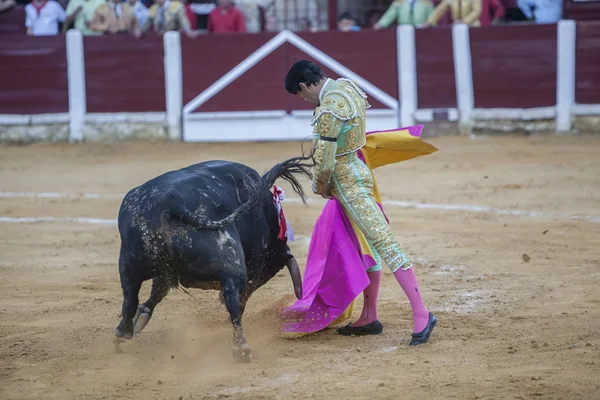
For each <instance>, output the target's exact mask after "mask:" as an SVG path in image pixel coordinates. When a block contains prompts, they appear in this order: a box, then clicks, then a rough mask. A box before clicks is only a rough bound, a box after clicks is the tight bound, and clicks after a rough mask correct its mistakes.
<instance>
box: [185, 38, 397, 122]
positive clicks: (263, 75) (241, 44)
mask: <svg viewBox="0 0 600 400" xmlns="http://www.w3.org/2000/svg"><path fill="white" fill-rule="evenodd" d="M299 36H300V37H301V38H302V39H304V40H306V41H308V42H309V43H311V44H313V45H314V46H316V47H318V48H319V49H320V50H321V51H323V52H325V53H326V54H328V55H329V56H331V57H333V58H334V59H336V60H337V61H338V62H340V63H341V64H343V65H344V66H346V67H347V68H349V69H350V70H352V71H354V72H355V73H357V74H358V75H360V76H362V77H363V78H365V79H367V80H368V81H369V82H371V83H372V84H374V85H375V86H377V87H379V88H380V89H382V90H383V91H385V92H386V93H388V94H389V95H390V96H392V97H394V98H398V69H397V68H398V67H397V56H396V34H395V31H394V30H390V31H386V32H375V31H365V32H350V33H343V32H322V33H314V34H311V33H304V34H300V35H299ZM273 37H274V35H272V34H257V35H244V36H230V35H226V36H220V37H203V38H198V39H196V40H189V39H186V38H182V55H183V82H184V88H183V102H184V104H185V103H188V102H189V101H190V100H192V99H193V98H194V97H195V96H196V95H198V93H201V92H202V91H204V90H206V89H207V88H208V87H209V86H210V85H211V84H212V83H214V82H215V81H216V80H217V79H219V78H220V77H221V76H223V75H224V74H225V73H227V72H228V71H229V70H231V69H232V68H234V67H235V66H236V65H238V64H239V63H240V62H242V61H243V60H244V59H245V58H246V57H248V56H249V55H250V54H252V53H253V52H254V51H256V49H258V48H259V47H261V46H262V45H263V44H264V43H266V42H267V41H269V40H270V39H272V38H273ZM215 48H216V49H227V50H226V51H223V53H220V54H219V56H218V57H215V50H214V49H215ZM303 58H307V56H306V54H304V53H303V52H302V51H301V50H299V49H297V48H296V47H294V46H292V45H291V44H289V43H285V44H283V45H282V46H281V47H279V48H278V49H276V50H274V51H273V52H272V53H271V54H269V55H268V56H267V57H265V58H264V59H263V60H262V61H260V62H259V63H258V64H257V65H255V66H254V67H253V68H251V69H250V70H248V71H247V72H245V73H244V75H242V76H241V77H240V78H238V79H237V80H235V81H233V82H232V83H231V84H230V85H228V86H227V87H226V88H225V89H223V90H222V91H221V92H219V93H218V94H217V95H215V96H214V97H213V98H211V99H210V100H208V101H207V102H206V103H205V104H203V105H202V106H200V107H199V108H198V111H204V112H214V111H268V110H281V109H284V110H287V111H292V110H303V109H306V110H310V109H311V106H310V105H309V104H308V103H306V102H304V101H302V100H300V99H298V98H294V97H292V96H289V95H288V94H287V93H286V91H285V89H284V78H285V75H286V73H287V70H288V69H289V67H290V66H291V65H292V64H293V63H294V62H295V61H297V60H299V59H303ZM323 69H324V71H325V73H326V74H327V75H329V76H330V77H332V78H338V77H339V76H338V75H337V74H336V73H334V72H333V71H331V70H330V69H328V68H326V67H324V68H323ZM370 101H371V104H372V107H373V108H386V107H385V106H383V105H382V104H381V103H379V102H378V101H377V100H376V99H374V98H373V99H371V100H370Z"/></svg>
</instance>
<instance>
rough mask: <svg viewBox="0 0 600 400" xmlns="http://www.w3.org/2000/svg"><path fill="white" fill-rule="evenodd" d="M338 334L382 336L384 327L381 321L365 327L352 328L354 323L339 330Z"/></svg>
mask: <svg viewBox="0 0 600 400" xmlns="http://www.w3.org/2000/svg"><path fill="white" fill-rule="evenodd" d="M336 332H337V333H338V334H340V335H344V336H354V335H356V336H362V335H381V333H382V332H383V325H382V324H381V322H379V320H377V321H374V322H371V323H370V324H367V325H363V326H352V322H350V323H349V324H348V325H346V326H343V327H341V328H338V330H337V331H336Z"/></svg>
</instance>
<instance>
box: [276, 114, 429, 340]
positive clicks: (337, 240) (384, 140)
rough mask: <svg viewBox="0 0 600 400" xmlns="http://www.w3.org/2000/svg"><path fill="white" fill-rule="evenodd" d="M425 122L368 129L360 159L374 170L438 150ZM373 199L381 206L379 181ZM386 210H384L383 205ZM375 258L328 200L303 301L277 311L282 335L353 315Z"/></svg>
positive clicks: (299, 333)
mask: <svg viewBox="0 0 600 400" xmlns="http://www.w3.org/2000/svg"><path fill="white" fill-rule="evenodd" d="M422 130H423V126H422V125H418V126H411V127H407V128H401V129H396V130H389V131H375V132H368V133H367V142H366V144H365V145H364V146H363V147H362V148H361V150H359V157H361V159H362V160H363V161H364V162H365V164H366V165H367V166H368V167H369V168H370V169H371V170H373V169H375V168H378V167H382V166H384V165H388V164H394V163H397V162H400V161H405V160H410V159H411V158H415V157H419V156H423V155H427V154H431V153H434V152H436V151H437V148H435V147H434V146H432V145H430V144H428V143H425V142H423V141H422V140H421V132H422ZM374 197H375V200H376V201H377V203H378V204H379V207H381V203H382V202H381V197H380V195H379V190H378V188H377V182H375V190H374ZM382 211H383V208H382ZM375 264H376V261H375V257H374V255H373V253H372V251H371V249H370V247H369V245H368V244H367V240H366V239H365V237H364V235H363V234H362V232H360V230H359V229H358V228H357V227H356V226H354V224H353V223H352V222H351V221H350V220H349V219H348V218H347V217H346V214H345V213H344V211H343V209H342V206H341V204H340V203H339V202H338V201H337V200H336V199H333V200H329V201H328V202H327V203H326V204H325V208H324V209H323V212H322V213H321V215H320V216H319V218H318V220H317V223H316V224H315V229H314V230H313V233H312V237H311V241H310V247H309V250H308V260H307V263H306V270H305V272H304V279H303V284H302V293H303V296H302V299H300V300H297V301H296V302H295V303H294V304H293V305H291V306H290V307H287V308H284V309H282V310H280V311H279V317H280V319H281V321H282V325H281V331H282V334H283V336H284V337H288V338H294V337H299V336H304V335H308V334H311V333H314V332H318V331H320V330H322V329H324V328H326V327H328V326H332V325H336V324H339V323H341V322H343V321H345V320H347V319H349V318H350V317H351V316H352V311H353V308H354V300H355V299H356V297H357V296H358V295H359V294H360V293H361V292H362V291H363V290H364V289H365V288H366V287H367V286H368V285H369V277H368V275H367V270H368V269H369V268H371V267H373V266H374V265H375Z"/></svg>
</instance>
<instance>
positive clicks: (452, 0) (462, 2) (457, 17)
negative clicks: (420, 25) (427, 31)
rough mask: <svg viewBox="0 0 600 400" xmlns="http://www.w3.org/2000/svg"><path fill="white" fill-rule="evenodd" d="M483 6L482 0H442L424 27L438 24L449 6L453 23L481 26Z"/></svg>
mask: <svg viewBox="0 0 600 400" xmlns="http://www.w3.org/2000/svg"><path fill="white" fill-rule="evenodd" d="M481 7H482V5H481V0H442V2H441V3H440V4H438V6H437V7H436V8H435V10H433V13H432V14H431V16H429V19H427V23H426V24H425V25H424V27H430V26H435V25H437V24H438V22H439V21H440V19H442V17H443V16H444V14H446V11H448V8H450V10H451V17H452V23H454V24H460V23H463V24H467V25H469V26H480V22H479V17H481Z"/></svg>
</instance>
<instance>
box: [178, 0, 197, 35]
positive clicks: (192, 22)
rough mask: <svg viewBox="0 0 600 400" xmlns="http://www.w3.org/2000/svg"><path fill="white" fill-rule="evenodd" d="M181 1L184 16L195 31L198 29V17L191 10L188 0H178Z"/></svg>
mask: <svg viewBox="0 0 600 400" xmlns="http://www.w3.org/2000/svg"><path fill="white" fill-rule="evenodd" d="M179 1H181V2H182V3H183V5H184V7H185V16H186V17H187V19H188V21H190V28H191V29H192V30H193V31H195V30H197V29H198V17H197V16H196V13H195V12H194V10H192V7H191V6H190V3H189V1H188V0H179Z"/></svg>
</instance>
